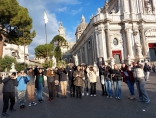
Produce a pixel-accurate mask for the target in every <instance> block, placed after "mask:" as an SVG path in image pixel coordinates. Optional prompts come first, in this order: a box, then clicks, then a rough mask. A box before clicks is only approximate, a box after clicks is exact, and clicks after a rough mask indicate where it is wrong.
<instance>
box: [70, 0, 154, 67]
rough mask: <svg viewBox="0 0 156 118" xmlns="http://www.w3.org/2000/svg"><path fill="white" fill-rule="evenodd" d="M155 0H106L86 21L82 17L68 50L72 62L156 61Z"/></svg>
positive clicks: (118, 62)
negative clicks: (98, 60) (72, 59)
mask: <svg viewBox="0 0 156 118" xmlns="http://www.w3.org/2000/svg"><path fill="white" fill-rule="evenodd" d="M155 8H156V0H109V1H108V2H106V3H105V5H104V7H103V8H98V10H97V11H98V12H97V14H96V15H94V16H91V18H90V22H89V23H88V24H87V23H86V21H85V17H84V16H82V18H81V23H80V24H79V26H78V27H77V30H76V33H75V35H76V44H75V45H74V46H73V48H72V50H71V52H72V55H73V58H74V61H75V64H76V65H78V64H81V63H86V64H94V63H96V62H97V58H101V57H103V58H104V60H105V63H107V64H110V65H113V64H114V63H116V64H120V63H127V64H130V63H131V62H133V61H140V62H142V63H144V62H145V61H149V62H152V61H156V9H155Z"/></svg>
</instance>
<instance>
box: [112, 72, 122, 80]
mask: <svg viewBox="0 0 156 118" xmlns="http://www.w3.org/2000/svg"><path fill="white" fill-rule="evenodd" d="M112 74H115V76H114V77H113V78H112V80H113V81H119V80H122V79H121V72H120V70H114V69H113V70H112Z"/></svg>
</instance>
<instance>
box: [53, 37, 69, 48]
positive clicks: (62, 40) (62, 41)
mask: <svg viewBox="0 0 156 118" xmlns="http://www.w3.org/2000/svg"><path fill="white" fill-rule="evenodd" d="M50 43H51V44H53V45H56V46H59V47H61V46H68V43H67V41H66V39H65V38H63V37H62V36H60V35H56V36H55V37H54V38H53V39H52V41H51V42H50Z"/></svg>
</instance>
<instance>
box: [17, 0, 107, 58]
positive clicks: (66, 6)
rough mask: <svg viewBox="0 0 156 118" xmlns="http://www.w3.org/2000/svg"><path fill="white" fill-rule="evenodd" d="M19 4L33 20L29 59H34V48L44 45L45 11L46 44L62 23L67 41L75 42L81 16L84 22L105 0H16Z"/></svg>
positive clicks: (88, 19) (87, 20)
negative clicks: (46, 21)
mask: <svg viewBox="0 0 156 118" xmlns="http://www.w3.org/2000/svg"><path fill="white" fill-rule="evenodd" d="M18 2H19V4H20V5H21V6H23V7H26V8H28V10H29V14H30V17H31V18H32V19H33V29H34V30H36V33H37V35H36V37H35V38H34V39H33V42H32V43H31V44H30V45H29V55H30V58H33V57H34V48H35V47H36V46H38V45H41V44H45V41H46V40H45V28H44V19H43V13H44V9H45V10H46V13H47V16H48V20H49V22H48V23H47V30H48V31H47V34H48V42H50V41H51V40H52V38H53V37H54V36H55V35H57V34H58V28H59V22H62V23H63V26H64V27H65V29H66V35H67V36H66V37H67V41H71V42H75V40H76V39H75V31H76V28H77V26H78V24H79V23H80V20H81V16H82V14H83V15H84V16H85V18H86V22H87V23H88V22H89V21H90V16H91V15H92V14H96V13H97V9H98V8H99V7H103V6H104V3H105V0H33V2H32V0H18Z"/></svg>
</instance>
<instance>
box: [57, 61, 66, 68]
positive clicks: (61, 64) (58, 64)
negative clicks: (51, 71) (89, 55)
mask: <svg viewBox="0 0 156 118" xmlns="http://www.w3.org/2000/svg"><path fill="white" fill-rule="evenodd" d="M60 66H62V67H66V66H67V64H66V62H65V61H64V60H59V61H58V62H57V67H60Z"/></svg>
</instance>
